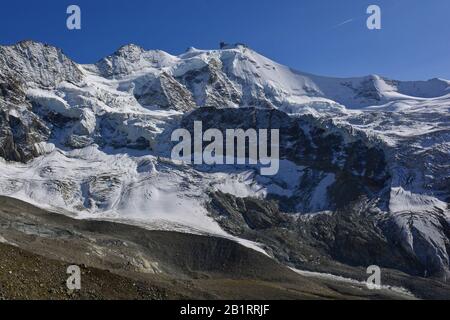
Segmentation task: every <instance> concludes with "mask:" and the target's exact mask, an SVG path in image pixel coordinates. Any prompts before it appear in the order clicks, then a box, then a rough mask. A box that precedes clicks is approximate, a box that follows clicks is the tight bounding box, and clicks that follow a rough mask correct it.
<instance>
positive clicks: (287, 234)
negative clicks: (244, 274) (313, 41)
mask: <svg viewBox="0 0 450 320" xmlns="http://www.w3.org/2000/svg"><path fill="white" fill-rule="evenodd" d="M195 120H202V121H203V123H204V124H205V127H206V126H207V127H214V128H219V129H223V130H225V129H226V128H252V127H253V128H254V127H256V128H279V129H280V132H281V135H280V139H281V140H280V148H281V149H280V156H281V160H280V161H281V162H280V171H279V173H278V174H277V175H275V176H273V177H268V176H260V175H259V174H258V170H256V169H257V168H255V167H252V166H232V167H230V166H214V167H210V166H203V165H202V166H198V165H196V166H191V165H186V164H184V163H180V162H177V161H172V160H171V159H170V150H171V147H172V145H173V144H172V142H171V141H170V135H171V132H172V131H173V130H174V129H175V128H179V127H185V128H191V127H192V123H193V121H195ZM449 151H450V81H448V80H444V79H432V80H428V81H407V82H403V81H395V80H389V79H386V78H383V77H380V76H376V75H371V76H367V77H361V78H348V79H343V78H342V79H340V78H327V77H322V76H316V75H311V74H306V73H302V72H298V71H295V70H292V69H290V68H288V67H286V66H283V65H280V64H278V63H276V62H274V61H272V60H270V59H268V58H266V57H264V56H262V55H260V54H258V53H256V52H255V51H253V50H251V49H250V48H248V47H246V46H244V45H233V46H229V45H226V46H223V47H222V48H221V49H219V50H198V49H194V48H190V49H188V50H187V51H186V52H185V53H183V54H181V55H179V56H173V55H170V54H168V53H166V52H163V51H160V50H151V51H146V50H144V49H142V48H140V47H138V46H135V45H127V46H124V47H122V48H120V49H119V50H118V51H117V52H115V53H114V54H112V55H111V56H108V57H106V58H104V59H102V60H100V61H99V62H98V63H96V64H92V65H81V64H77V63H75V62H74V61H72V60H70V59H69V58H68V57H66V56H65V55H64V54H63V53H62V52H61V50H59V49H57V48H54V47H52V46H48V45H45V44H42V43H37V42H32V41H26V42H20V43H18V44H16V45H13V46H3V47H0V156H1V159H0V167H1V170H0V181H1V182H0V194H1V195H8V196H12V197H16V198H20V199H23V200H25V201H28V202H30V203H33V204H36V205H39V206H41V207H46V208H49V209H52V210H57V211H59V212H61V213H64V214H69V215H74V216H76V217H78V218H97V219H115V220H119V221H125V222H127V223H132V224H139V225H143V226H146V227H148V228H156V229H170V230H182V231H185V232H199V233H208V234H215V235H220V236H224V237H230V238H232V239H235V240H236V241H239V242H241V243H243V244H244V245H247V246H250V247H252V248H255V249H256V250H260V251H262V250H263V251H265V252H266V253H267V254H269V255H272V256H274V257H275V258H277V259H278V260H280V261H282V262H284V263H286V264H289V265H291V266H292V267H297V268H310V269H314V266H315V265H316V264H317V260H318V259H324V260H327V261H328V260H331V261H338V262H340V263H346V264H350V265H360V266H364V265H366V264H367V265H369V264H374V263H375V264H379V265H381V266H383V265H385V266H387V267H392V268H397V269H400V270H403V271H407V272H409V273H412V274H418V275H423V274H426V275H436V276H443V275H445V274H447V273H448V272H449V253H450V212H449V202H450V168H449V164H450V161H449V160H450V156H449V154H450V153H449ZM280 239H281V240H280ZM283 239H284V240H283Z"/></svg>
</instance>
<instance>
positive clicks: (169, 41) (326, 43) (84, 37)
mask: <svg viewBox="0 0 450 320" xmlns="http://www.w3.org/2000/svg"><path fill="white" fill-rule="evenodd" d="M70 4H77V5H79V6H80V7H81V12H82V29H81V30H77V31H69V30H68V29H67V28H66V18H67V14H66V8H67V6H68V5H70ZM370 4H377V5H379V6H380V7H381V10H382V29H381V30H375V31H370V30H368V29H367V28H366V18H367V17H368V15H367V14H366V8H367V7H368V5H370ZM449 14H450V1H449V0H432V1H424V0H383V1H381V0H377V1H376V0H370V1H366V0H339V1H337V0H278V1H275V0H226V1H224V0H222V1H218V0H189V1H187V0H184V1H182V0H164V1H163V0H159V1H153V0H126V1H123V0H122V1H115V0H110V1H106V0H95V1H93V0H88V1H85V0H71V1H64V0H54V1H50V0H41V1H21V0H15V1H8V2H6V3H2V6H1V9H0V30H1V32H0V43H1V44H12V43H15V42H17V41H20V40H24V39H33V40H37V41H43V42H46V43H50V44H53V45H56V46H58V47H60V48H62V49H63V51H64V52H65V53H66V54H67V55H68V56H70V57H71V58H73V59H74V60H76V61H77V62H81V63H91V62H95V61H97V60H98V59H100V58H101V57H103V56H106V55H108V54H110V53H112V52H114V51H115V50H116V49H117V48H118V47H119V46H121V45H123V44H127V43H136V44H139V45H141V46H143V47H144V48H146V49H162V50H165V51H167V52H169V53H172V54H179V53H182V52H183V51H184V50H186V48H188V47H190V46H194V47H196V48H202V49H213V48H217V47H218V44H219V42H220V41H222V40H223V41H226V42H230V43H234V42H243V43H246V44H247V45H249V46H250V47H251V48H253V49H254V50H256V51H258V52H260V53H261V54H263V55H265V56H268V57H270V58H272V59H273V60H275V61H277V62H280V63H283V64H286V65H288V66H290V67H293V68H295V69H297V70H301V71H306V72H311V73H316V74H322V75H330V76H360V75H366V74H372V73H376V74H380V75H383V76H387V77H391V78H395V79H400V80H402V79H403V80H405V79H409V80H416V79H428V78H433V77H443V78H447V79H450V18H449V17H448V15H449ZM348 20H351V21H349V22H348V23H345V24H341V23H342V22H344V21H348Z"/></svg>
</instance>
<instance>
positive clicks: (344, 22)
mask: <svg viewBox="0 0 450 320" xmlns="http://www.w3.org/2000/svg"><path fill="white" fill-rule="evenodd" d="M354 20H355V18H351V19H348V20H345V21H343V22H341V23H338V24H337V25H335V26H333V27H332V29H336V28H339V27H342V26H343V25H344V24H347V23H350V22H352V21H354Z"/></svg>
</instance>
